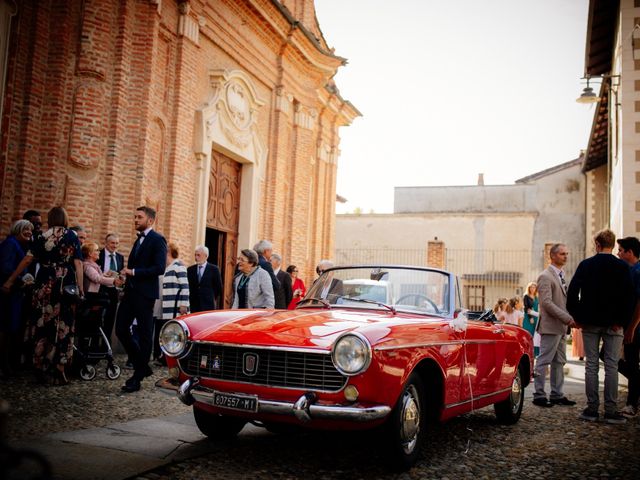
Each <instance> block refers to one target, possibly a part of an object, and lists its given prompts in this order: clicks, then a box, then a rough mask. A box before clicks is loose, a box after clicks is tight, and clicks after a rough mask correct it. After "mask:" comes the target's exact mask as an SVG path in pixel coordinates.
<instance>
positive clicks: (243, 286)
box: [231, 248, 275, 308]
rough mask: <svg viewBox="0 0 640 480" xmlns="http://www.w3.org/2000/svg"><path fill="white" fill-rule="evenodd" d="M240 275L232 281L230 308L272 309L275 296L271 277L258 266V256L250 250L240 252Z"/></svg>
mask: <svg viewBox="0 0 640 480" xmlns="http://www.w3.org/2000/svg"><path fill="white" fill-rule="evenodd" d="M238 270H239V271H240V273H239V274H238V275H236V278H235V279H234V280H233V291H234V296H233V305H232V306H231V308H274V307H275V296H274V294H273V285H272V283H271V277H270V276H269V274H268V273H267V272H266V271H265V270H263V269H262V268H261V267H260V266H259V265H258V254H257V253H256V252H255V251H254V250H251V249H248V248H247V249H245V250H242V252H240V256H239V257H238Z"/></svg>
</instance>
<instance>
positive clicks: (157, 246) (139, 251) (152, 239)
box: [124, 230, 167, 300]
mask: <svg viewBox="0 0 640 480" xmlns="http://www.w3.org/2000/svg"><path fill="white" fill-rule="evenodd" d="M136 247H137V248H136ZM166 264H167V241H166V240H165V239H164V237H163V236H162V235H160V234H159V233H157V232H156V231H155V230H150V231H149V233H148V234H147V236H146V237H145V239H144V241H143V242H142V244H140V245H139V246H138V240H136V241H135V242H134V244H133V247H131V253H130V254H129V258H128V259H127V268H131V269H133V270H134V275H133V276H129V277H127V281H126V282H125V284H124V285H125V286H124V292H125V294H133V295H140V296H142V297H145V298H147V299H151V300H155V299H157V298H159V297H160V283H159V282H158V277H159V276H160V275H162V274H163V273H164V269H165V266H166Z"/></svg>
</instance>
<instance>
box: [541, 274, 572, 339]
mask: <svg viewBox="0 0 640 480" xmlns="http://www.w3.org/2000/svg"><path fill="white" fill-rule="evenodd" d="M538 300H539V303H540V323H539V324H538V332H539V333H540V334H541V335H542V334H545V333H546V334H551V335H565V334H566V333H567V325H568V324H569V322H570V321H571V320H573V318H572V317H571V315H570V314H569V312H568V311H567V294H566V293H565V291H564V290H563V289H562V284H561V283H560V278H558V275H557V274H556V272H554V271H553V269H552V268H551V267H548V268H547V269H546V270H544V271H543V272H542V273H541V274H540V276H539V277H538Z"/></svg>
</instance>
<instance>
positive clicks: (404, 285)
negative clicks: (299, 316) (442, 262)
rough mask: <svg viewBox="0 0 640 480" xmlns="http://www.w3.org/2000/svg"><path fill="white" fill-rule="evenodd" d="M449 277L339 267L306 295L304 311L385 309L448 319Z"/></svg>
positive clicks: (391, 268) (422, 270) (429, 272)
mask: <svg viewBox="0 0 640 480" xmlns="http://www.w3.org/2000/svg"><path fill="white" fill-rule="evenodd" d="M449 298H450V276H449V274H447V273H445V272H442V271H439V270H429V269H426V268H418V267H398V266H389V267H369V266H367V267H360V266H359V267H338V268H333V269H331V270H327V271H326V272H324V273H323V274H322V276H320V277H319V278H318V279H317V280H316V281H315V282H314V284H313V286H312V287H311V288H310V289H309V291H308V292H307V295H306V296H305V299H306V301H305V302H304V303H303V304H302V307H313V306H318V304H322V305H325V306H326V304H327V302H328V304H329V306H343V307H349V308H384V306H382V305H379V306H376V303H379V304H384V305H386V306H387V307H391V309H395V310H398V311H406V312H414V313H425V314H435V315H448V314H449V313H450V311H451V305H450V301H449Z"/></svg>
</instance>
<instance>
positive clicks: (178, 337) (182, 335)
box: [160, 322, 187, 357]
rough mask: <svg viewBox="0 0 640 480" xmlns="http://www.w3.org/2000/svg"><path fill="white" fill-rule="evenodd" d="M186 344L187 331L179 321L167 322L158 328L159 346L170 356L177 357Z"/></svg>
mask: <svg viewBox="0 0 640 480" xmlns="http://www.w3.org/2000/svg"><path fill="white" fill-rule="evenodd" d="M186 345H187V331H186V328H185V327H183V326H182V324H181V323H179V322H167V323H165V325H164V327H162V330H160V347H162V351H163V352H164V353H166V354H167V355H169V356H170V357H177V356H178V355H180V354H181V353H182V352H183V351H184V348H185V346H186Z"/></svg>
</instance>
